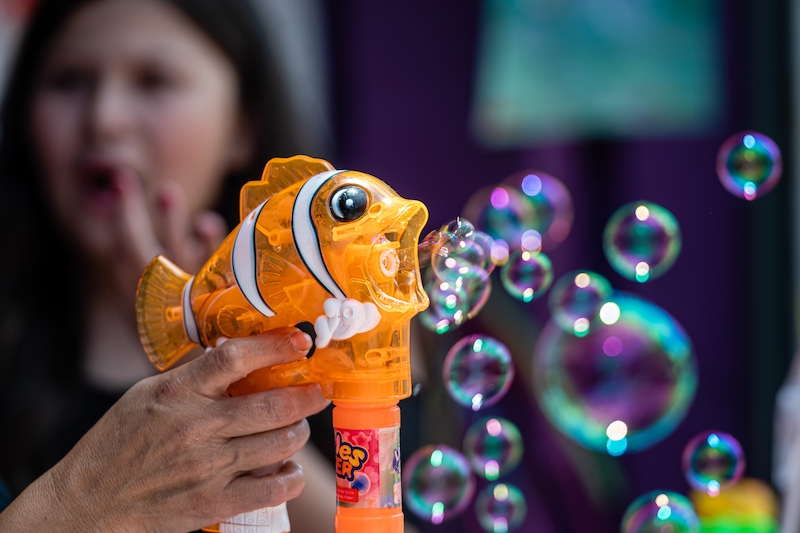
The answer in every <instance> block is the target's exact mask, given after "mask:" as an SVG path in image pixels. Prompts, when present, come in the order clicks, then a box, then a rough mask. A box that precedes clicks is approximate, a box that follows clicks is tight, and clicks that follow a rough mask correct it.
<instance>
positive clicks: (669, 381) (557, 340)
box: [404, 132, 782, 533]
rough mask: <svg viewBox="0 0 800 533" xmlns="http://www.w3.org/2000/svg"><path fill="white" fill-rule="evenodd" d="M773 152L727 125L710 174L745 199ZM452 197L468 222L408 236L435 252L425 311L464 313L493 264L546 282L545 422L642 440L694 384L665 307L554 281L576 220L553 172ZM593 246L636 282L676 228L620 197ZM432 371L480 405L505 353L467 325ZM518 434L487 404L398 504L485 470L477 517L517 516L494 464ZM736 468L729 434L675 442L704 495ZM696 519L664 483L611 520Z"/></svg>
mask: <svg viewBox="0 0 800 533" xmlns="http://www.w3.org/2000/svg"><path fill="white" fill-rule="evenodd" d="M781 166H782V163H781V156H780V151H779V150H778V148H777V146H776V145H775V143H774V142H773V141H772V140H771V139H769V138H768V137H766V136H764V135H761V134H759V133H755V132H743V133H740V134H737V135H734V136H732V137H731V138H730V139H728V140H727V141H726V142H725V143H724V144H723V145H722V147H721V148H720V152H719V156H718V160H717V172H718V175H719V178H720V180H721V182H722V184H723V185H724V186H725V188H726V189H727V190H728V191H730V192H731V193H733V194H735V195H737V196H740V197H743V198H745V199H747V200H753V199H755V198H756V197H757V196H762V195H764V194H765V193H767V192H768V191H769V190H771V189H772V188H773V187H774V186H775V185H776V183H777V181H778V179H779V178H780V174H781ZM464 212H465V215H466V216H467V217H468V218H469V220H472V221H474V222H475V225H474V226H473V224H472V223H470V222H468V221H467V219H464V218H460V219H456V220H454V221H452V222H450V223H448V224H445V225H444V226H443V227H442V228H441V229H440V230H438V231H434V232H431V234H430V235H429V236H428V237H426V239H425V240H424V241H423V243H422V244H421V246H420V257H421V259H422V261H423V262H425V261H426V258H429V261H430V264H431V268H430V269H429V271H428V273H427V277H426V289H427V290H428V293H429V295H430V297H431V307H430V309H429V310H428V311H426V313H424V314H423V316H422V319H423V324H425V325H426V326H427V327H428V328H430V329H432V330H433V331H436V332H438V333H444V332H446V331H449V330H452V329H453V328H454V327H457V326H458V325H460V324H461V323H463V321H465V320H467V319H469V318H472V317H474V316H475V315H476V314H477V313H478V312H479V311H480V310H481V308H482V307H483V305H484V304H485V303H486V300H487V299H488V297H489V294H490V292H491V281H490V275H491V273H492V271H493V270H494V269H495V267H498V266H499V267H500V276H499V277H500V280H501V282H502V285H503V287H504V288H505V289H506V291H507V292H508V293H509V294H510V295H512V296H513V297H515V298H517V299H519V300H522V301H524V302H531V301H533V300H535V299H537V298H540V297H541V296H542V295H543V294H545V293H546V292H547V291H548V290H550V295H549V299H548V304H549V309H550V313H551V317H552V320H551V321H550V322H548V323H547V325H546V326H545V327H544V329H543V331H542V332H541V334H540V336H539V339H538V341H537V343H536V346H535V348H534V354H533V357H534V360H533V368H534V390H535V393H536V396H537V400H538V402H539V404H540V406H541V407H542V409H543V411H544V412H545V414H546V416H547V417H548V419H549V420H550V421H551V423H552V424H553V425H554V426H556V427H557V428H558V429H560V430H561V431H562V432H563V433H564V434H566V435H567V436H569V437H571V438H572V439H574V440H575V441H577V442H578V443H580V444H582V445H584V446H586V447H587V448H590V449H592V450H596V451H599V452H604V453H608V454H610V455H612V456H619V455H622V454H624V453H626V452H628V451H638V450H642V449H645V448H647V447H649V446H652V445H653V444H655V443H656V442H658V441H660V440H661V439H663V438H665V437H666V436H667V435H669V434H670V433H671V432H672V431H673V429H674V428H675V427H676V426H677V424H678V423H679V422H680V421H681V420H682V419H683V417H684V416H685V414H686V411H687V410H688V407H689V405H690V403H691V401H692V399H693V397H694V394H695V391H696V388H697V373H696V362H695V356H694V353H693V349H692V345H691V342H690V340H689V338H688V335H687V334H686V332H685V330H684V329H683V328H682V327H681V325H680V324H679V323H678V322H677V321H676V320H675V319H674V318H673V317H672V316H671V315H670V314H669V313H667V312H666V311H665V310H663V309H661V308H660V307H658V306H657V305H655V304H653V303H650V302H648V301H646V300H644V299H642V298H639V297H637V296H635V295H632V294H627V293H622V292H618V291H615V290H614V289H613V287H612V285H611V283H610V282H609V281H608V280H607V279H606V278H605V277H603V276H601V275H600V274H598V273H596V272H592V271H589V270H578V271H573V272H570V273H567V274H564V275H563V276H561V277H560V278H559V279H558V281H556V283H555V284H553V265H552V263H551V261H550V259H549V257H548V256H547V255H545V254H544V253H543V251H546V252H548V253H549V251H550V250H552V249H554V248H555V247H556V246H558V244H560V243H561V242H562V241H563V240H564V239H565V238H566V237H567V235H568V234H569V232H570V228H571V226H572V221H573V210H572V201H571V198H570V195H569V192H568V191H567V189H566V188H565V187H564V185H563V184H562V183H561V182H560V181H559V180H557V179H555V178H554V177H552V176H550V175H549V174H546V173H542V172H535V171H524V172H519V173H516V174H513V175H512V176H509V178H507V179H506V180H504V181H503V183H501V184H499V185H496V186H492V187H488V188H486V189H483V190H480V191H478V192H477V193H476V194H475V195H473V197H472V198H471V199H470V201H469V202H468V204H467V206H466V207H465V210H464ZM603 249H604V252H605V254H606V258H607V259H608V262H609V264H610V265H611V266H612V267H613V268H614V270H615V271H616V272H617V273H618V274H620V275H621V276H623V277H624V278H626V279H629V280H634V281H637V282H639V283H645V282H647V281H651V280H654V279H657V278H659V277H660V276H662V275H664V274H665V273H666V272H667V271H668V270H669V269H670V268H671V267H672V266H673V264H674V263H675V261H676V259H677V257H678V255H679V253H680V250H681V232H680V228H679V225H678V222H677V220H676V219H675V217H674V216H673V215H672V213H670V211H668V210H667V209H665V208H664V207H662V206H660V205H657V204H654V203H652V202H647V201H638V202H632V203H629V204H626V205H624V206H622V207H620V208H619V209H617V211H616V212H615V213H614V214H613V215H612V216H611V218H610V219H609V221H608V223H607V225H606V227H605V231H604V234H603ZM551 285H552V289H550V287H551ZM443 376H444V383H445V387H446V389H447V391H448V392H449V394H450V396H451V397H452V398H453V400H454V401H456V402H457V403H458V404H460V405H462V406H464V407H466V408H469V409H471V410H473V411H479V410H480V409H482V408H484V407H486V406H490V405H493V404H495V403H497V402H498V401H500V399H501V398H502V397H503V396H504V395H505V393H506V392H507V391H508V388H509V387H510V384H511V381H512V379H513V376H514V365H513V361H512V358H511V355H510V353H509V351H508V349H506V347H505V346H503V345H502V344H501V343H500V342H498V341H497V340H495V339H492V338H490V337H487V336H484V335H472V336H468V337H465V338H463V339H461V340H460V341H458V342H457V343H456V344H455V345H454V346H453V347H452V348H451V350H450V351H449V352H448V354H447V357H446V359H445V363H444V370H443ZM523 448H524V446H523V442H522V437H521V433H520V431H519V429H518V428H517V427H516V426H515V425H514V424H513V423H512V422H510V421H508V420H506V419H504V418H501V417H497V416H486V417H483V418H481V419H479V420H477V421H475V422H474V423H473V424H472V425H471V427H470V428H469V430H468V431H467V433H466V436H465V439H464V443H463V452H464V453H463V454H461V453H460V452H458V451H456V450H453V449H451V448H448V447H446V446H428V447H425V448H423V449H421V450H419V451H418V452H417V453H415V454H414V455H413V456H412V459H411V460H410V461H409V464H408V465H407V467H406V470H405V472H404V480H405V484H406V498H407V501H408V505H409V509H411V510H412V511H413V512H414V513H416V514H417V515H419V516H421V517H423V518H424V519H426V520H429V521H431V522H432V523H437V524H438V523H441V522H442V521H443V520H446V519H447V518H450V517H452V516H456V515H457V514H458V513H460V512H462V511H463V510H464V509H465V508H466V507H467V506H468V505H469V501H470V500H471V499H472V496H473V495H474V492H475V478H474V474H477V475H478V476H480V477H482V478H484V479H485V480H486V481H488V482H490V483H491V485H490V486H489V487H487V488H486V489H485V490H483V491H481V492H480V493H479V494H478V496H477V498H476V501H475V511H476V514H477V516H478V518H479V521H480V523H481V525H482V527H483V528H484V529H485V530H486V531H487V532H489V533H498V532H506V531H510V530H512V529H515V528H517V527H519V525H521V523H522V521H523V520H524V517H525V514H526V503H525V498H524V496H523V495H522V493H521V492H520V491H519V489H517V488H516V487H514V486H513V485H511V484H508V483H504V482H502V481H500V480H499V478H501V477H502V476H503V475H506V474H507V473H509V472H510V471H512V470H513V469H514V468H516V467H517V466H518V464H519V462H520V460H521V457H522V453H523ZM470 469H471V470H470ZM743 469H744V457H743V454H742V450H741V446H739V443H738V442H737V441H736V439H734V438H733V437H732V436H730V435H728V434H726V433H722V432H719V431H710V432H704V433H702V434H700V435H698V436H697V437H695V438H694V439H692V441H690V442H689V443H688V444H687V446H686V449H685V451H684V455H683V470H684V472H685V474H686V478H687V480H688V482H689V484H690V485H691V486H692V487H693V488H694V489H696V490H699V491H703V492H705V493H707V494H709V495H711V496H716V495H717V494H719V492H720V491H721V490H724V489H725V488H727V487H729V486H731V485H733V484H735V483H736V482H737V481H738V480H739V478H740V477H741V476H742V472H743ZM473 472H474V474H473ZM699 529H700V523H699V519H698V518H697V514H696V512H695V510H694V508H693V506H692V504H691V502H689V500H688V499H686V498H685V497H684V496H681V495H680V494H676V493H673V492H669V491H655V492H651V493H648V494H645V495H643V496H641V497H640V498H638V499H637V500H636V501H634V502H633V503H632V504H631V505H630V507H629V508H628V510H627V512H626V514H625V517H624V519H623V523H622V531H623V533H650V532H665V531H669V532H670V533H681V532H685V533H696V532H698V531H699Z"/></svg>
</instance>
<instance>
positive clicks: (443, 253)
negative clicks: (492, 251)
mask: <svg viewBox="0 0 800 533" xmlns="http://www.w3.org/2000/svg"><path fill="white" fill-rule="evenodd" d="M491 263H492V260H491V256H490V255H487V254H486V253H485V252H484V249H483V246H482V245H481V243H480V242H476V241H475V239H474V234H472V235H470V238H469V239H461V238H457V237H454V236H453V234H448V233H442V238H441V240H440V241H439V246H438V247H437V248H436V253H434V254H433V256H432V257H431V267H432V268H433V271H434V272H435V273H436V277H437V278H439V279H440V280H442V281H448V282H451V283H459V282H461V283H469V282H471V281H473V280H485V279H487V278H488V277H489V265H490V264H491Z"/></svg>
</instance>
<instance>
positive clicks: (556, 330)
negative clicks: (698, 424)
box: [533, 293, 697, 455]
mask: <svg viewBox="0 0 800 533" xmlns="http://www.w3.org/2000/svg"><path fill="white" fill-rule="evenodd" d="M600 316H601V317H602V318H601V321H599V322H598V325H597V327H595V328H592V331H590V332H589V333H588V334H587V335H586V336H584V337H577V336H575V335H573V334H571V333H567V332H565V331H564V330H562V329H561V328H560V327H559V326H557V325H556V324H555V323H554V321H552V320H551V321H550V322H548V323H547V324H546V325H545V327H544V329H543V330H542V332H541V334H540V335H539V339H538V341H537V343H536V346H535V348H534V356H533V371H534V374H533V378H534V390H535V393H536V397H537V400H538V401H539V405H540V406H541V408H542V410H543V411H544V413H545V414H546V415H547V417H548V419H549V420H550V422H551V423H553V425H555V426H556V427H557V428H558V429H560V430H561V431H562V432H563V433H564V434H566V435H567V436H569V437H572V438H573V439H575V440H576V441H577V442H579V443H580V444H583V445H584V446H586V447H587V448H590V449H592V450H596V451H601V452H602V451H605V452H608V453H610V454H611V455H621V454H622V453H625V452H626V451H639V450H643V449H645V448H647V447H649V446H651V445H653V444H655V443H656V442H658V441H660V440H661V439H663V438H664V437H666V436H667V435H669V434H670V433H671V432H672V431H673V430H674V429H675V427H676V426H677V425H678V423H680V421H681V420H682V419H683V417H684V416H685V415H686V411H687V410H688V408H689V404H690V403H691V401H692V398H693V397H694V394H695V390H696V388H697V375H696V366H695V358H694V354H693V351H692V346H691V342H690V340H689V337H688V335H687V334H686V332H685V331H684V329H683V328H682V327H681V325H680V324H678V322H677V321H676V320H675V319H674V318H672V317H671V316H670V315H669V314H668V313H667V312H666V311H664V310H663V309H661V308H660V307H658V306H656V305H654V304H652V303H650V302H647V301H645V300H642V299H641V298H638V297H636V296H633V295H630V294H625V293H613V294H612V295H611V297H610V298H609V300H608V302H606V304H605V305H604V306H603V308H602V309H601V311H600Z"/></svg>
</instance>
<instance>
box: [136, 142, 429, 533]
mask: <svg viewBox="0 0 800 533" xmlns="http://www.w3.org/2000/svg"><path fill="white" fill-rule="evenodd" d="M240 214H241V223H240V224H239V226H238V227H237V228H236V229H235V230H234V231H233V232H232V233H231V234H230V235H228V237H227V238H226V239H225V241H224V242H223V243H222V244H221V245H220V247H219V249H218V250H217V251H216V252H215V253H214V255H213V256H212V257H211V259H209V260H208V262H207V263H206V264H205V265H204V266H203V268H202V269H201V270H200V272H199V273H198V274H197V275H196V276H194V277H192V276H190V275H189V274H187V273H185V272H183V271H181V270H180V269H179V268H178V267H177V266H176V265H175V264H173V263H171V262H170V261H169V260H168V259H166V258H165V257H163V256H158V257H156V258H155V259H154V260H153V261H152V262H151V263H150V265H149V266H148V267H147V269H146V270H145V272H144V274H143V275H142V279H141V281H140V282H139V290H138V293H137V303H136V305H137V321H138V324H139V334H140V336H141V340H142V344H143V345H144V348H145V351H146V352H147V355H148V356H149V357H150V360H151V361H152V362H153V363H154V364H155V365H156V366H157V367H158V368H159V369H161V370H164V369H166V368H169V367H170V365H172V364H174V363H175V362H176V361H177V360H179V359H180V358H181V357H182V356H183V355H185V354H186V353H188V352H189V351H191V350H192V349H194V348H196V347H197V346H198V345H199V346H204V347H213V346H216V345H217V343H218V342H219V341H220V340H222V339H227V338H232V337H244V336H247V335H256V334H259V333H262V332H265V331H267V330H270V329H273V328H276V327H281V326H295V325H297V324H300V323H304V322H310V323H311V324H313V330H314V333H315V335H316V338H315V346H316V351H315V352H314V354H313V355H312V356H311V357H307V358H305V359H302V360H300V361H297V362H294V363H290V364H285V365H279V366H275V367H272V368H266V369H262V370H259V371H256V372H253V373H252V374H250V375H249V376H247V377H246V378H244V379H242V380H240V381H238V382H236V383H234V384H232V385H231V386H230V388H229V392H230V393H231V394H234V395H237V394H247V393H251V392H256V391H263V390H266V389H270V388H272V387H279V386H287V385H297V384H301V383H309V382H315V383H318V384H319V385H320V387H321V388H322V392H323V394H324V395H325V397H327V398H329V399H330V400H332V401H333V403H334V405H335V408H334V410H333V425H334V429H335V435H336V498H337V510H336V531H337V532H338V533H356V532H358V533H361V532H364V533H366V532H369V533H401V532H402V531H403V513H402V507H401V503H402V500H401V493H402V491H401V486H400V440H399V439H400V410H399V408H398V406H397V403H398V401H399V400H401V399H403V398H407V397H408V396H409V395H410V394H411V371H410V362H409V338H408V337H409V321H410V320H411V318H412V317H413V316H414V315H416V314H417V313H419V312H420V311H422V310H424V309H425V308H426V307H427V306H428V297H427V295H426V294H425V292H424V290H423V289H422V282H421V279H420V272H419V264H418V250H417V244H418V240H419V236H420V232H421V231H422V228H423V226H424V225H425V223H426V221H427V218H428V213H427V209H426V208H425V206H424V205H423V204H422V203H420V202H417V201H413V200H406V199H404V198H401V197H400V196H398V195H397V193H395V192H394V191H393V190H392V189H391V188H390V187H388V186H387V185H386V184H385V183H383V182H382V181H380V180H378V179H377V178H375V177H373V176H370V175H368V174H364V173H361V172H355V171H349V170H336V169H334V168H333V167H332V166H331V165H330V163H328V162H327V161H323V160H321V159H312V158H309V157H306V156H295V157H291V158H288V159H272V160H271V161H270V162H269V163H267V166H266V168H265V169H264V174H263V176H262V179H261V181H254V182H250V183H247V184H246V185H245V186H244V187H243V188H242V191H241V203H240ZM281 512H282V515H281V516H277V517H276V516H272V515H275V514H276V513H277V514H280V513H278V512H277V511H275V509H270V510H262V511H257V512H254V513H247V515H249V516H243V515H240V516H237V517H233V518H232V519H230V520H229V521H227V522H225V523H222V524H220V525H219V526H218V527H219V529H215V528H216V527H217V526H214V528H210V529H207V531H217V530H218V531H222V532H226V531H248V532H250V531H252V532H256V531H258V532H259V533H260V532H261V531H267V532H269V533H280V532H283V531H288V530H289V525H288V519H286V518H285V504H284V508H283V511H281ZM259 513H260V514H259ZM270 513H272V515H271V514H270ZM284 522H285V525H284ZM265 523H277V525H274V526H272V527H271V528H270V529H267V528H266V527H265V528H264V529H260V528H259V529H248V527H247V526H246V524H253V527H255V525H256V524H265Z"/></svg>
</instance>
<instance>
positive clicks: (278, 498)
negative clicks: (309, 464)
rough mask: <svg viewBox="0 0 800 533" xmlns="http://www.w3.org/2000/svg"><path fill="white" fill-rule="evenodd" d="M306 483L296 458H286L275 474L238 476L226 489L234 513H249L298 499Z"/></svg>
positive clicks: (226, 495)
mask: <svg viewBox="0 0 800 533" xmlns="http://www.w3.org/2000/svg"><path fill="white" fill-rule="evenodd" d="M304 484H305V481H304V480H303V468H302V467H301V466H300V465H299V464H297V463H295V462H294V461H286V463H285V464H284V465H283V466H282V467H281V469H280V470H279V471H278V472H276V473H275V474H267V475H266V476H261V477H255V476H250V475H245V476H240V477H237V478H235V479H234V480H233V481H231V482H230V484H229V485H228V487H227V488H226V489H225V497H226V499H228V500H229V501H231V502H235V503H234V504H233V505H234V506H235V508H234V511H235V512H234V514H239V513H247V512H250V511H254V510H256V509H263V508H264V507H275V506H277V505H280V504H282V503H283V502H285V501H288V500H292V499H294V498H297V497H298V496H299V495H300V493H301V492H302V491H303V485H304Z"/></svg>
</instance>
